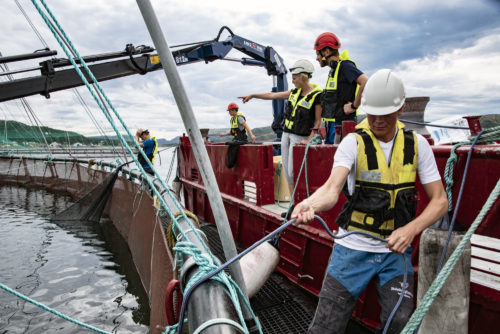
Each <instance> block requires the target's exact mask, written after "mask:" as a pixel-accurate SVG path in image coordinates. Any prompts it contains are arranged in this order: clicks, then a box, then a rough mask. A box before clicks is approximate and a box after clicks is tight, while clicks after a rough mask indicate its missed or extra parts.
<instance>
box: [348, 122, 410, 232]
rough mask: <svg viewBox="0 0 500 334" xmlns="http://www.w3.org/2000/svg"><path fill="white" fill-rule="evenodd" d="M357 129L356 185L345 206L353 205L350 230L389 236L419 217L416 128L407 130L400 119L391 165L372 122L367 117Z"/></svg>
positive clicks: (351, 207)
mask: <svg viewBox="0 0 500 334" xmlns="http://www.w3.org/2000/svg"><path fill="white" fill-rule="evenodd" d="M356 128H357V129H360V130H358V131H357V132H356V133H355V136H356V140H357V144H358V145H357V160H356V187H355V191H354V194H353V196H352V197H351V199H350V201H349V202H350V203H349V205H346V206H345V207H344V208H346V207H347V206H349V207H350V209H348V212H346V214H348V216H349V217H348V221H347V223H348V225H347V230H348V231H352V230H362V231H366V232H368V233H371V234H373V235H376V236H378V237H382V238H385V237H387V236H389V235H390V234H391V233H392V231H394V230H395V229H397V228H399V227H401V226H404V225H406V224H407V223H408V222H410V221H411V220H413V219H414V218H415V214H416V204H417V198H416V197H417V193H416V190H415V179H416V174H417V173H416V172H417V161H418V144H417V137H416V134H415V133H414V132H413V131H409V130H408V131H405V130H404V124H403V123H401V122H399V121H398V122H397V128H398V132H397V134H396V138H395V139H394V144H393V148H392V153H391V160H390V164H389V165H388V164H387V162H386V159H385V156H384V153H383V151H382V149H381V147H380V144H379V142H378V140H377V139H376V138H375V136H374V135H373V133H372V132H371V131H370V129H369V126H368V121H367V120H366V119H365V120H364V121H363V122H361V123H360V124H359V125H358V126H356ZM343 211H344V209H343ZM341 215H342V213H341ZM339 217H340V216H339ZM344 223H345V222H344Z"/></svg>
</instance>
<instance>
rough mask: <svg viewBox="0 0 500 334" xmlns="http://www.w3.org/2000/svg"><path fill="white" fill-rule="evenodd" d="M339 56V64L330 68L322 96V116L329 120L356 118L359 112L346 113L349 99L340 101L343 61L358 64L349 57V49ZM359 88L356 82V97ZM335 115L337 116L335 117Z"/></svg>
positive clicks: (339, 120) (338, 120)
mask: <svg viewBox="0 0 500 334" xmlns="http://www.w3.org/2000/svg"><path fill="white" fill-rule="evenodd" d="M339 58H340V60H339V61H338V62H337V66H336V67H335V69H333V68H332V69H331V70H330V73H329V74H328V79H327V81H326V85H325V89H324V93H323V95H322V96H321V108H322V109H323V112H322V113H321V117H322V118H323V120H324V121H328V122H335V121H337V122H341V121H345V120H351V119H352V120H354V118H355V116H356V115H357V114H358V111H357V110H356V112H355V113H352V114H350V115H346V114H344V104H345V103H347V101H338V78H339V71H340V66H342V62H344V61H350V62H352V63H353V64H354V66H356V63H355V62H353V61H352V60H350V59H349V52H347V50H344V51H343V52H342V53H341V54H340V57H339ZM358 90H359V85H358V84H356V92H355V93H354V98H356V95H358ZM339 115H341V116H339ZM342 115H343V116H342ZM335 116H337V117H336V118H335Z"/></svg>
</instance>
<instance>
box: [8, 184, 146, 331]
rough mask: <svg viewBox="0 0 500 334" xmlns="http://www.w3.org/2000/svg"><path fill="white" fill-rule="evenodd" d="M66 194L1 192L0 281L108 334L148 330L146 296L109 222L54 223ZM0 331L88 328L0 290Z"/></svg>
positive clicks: (14, 189)
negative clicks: (52, 217)
mask: <svg viewBox="0 0 500 334" xmlns="http://www.w3.org/2000/svg"><path fill="white" fill-rule="evenodd" d="M70 204H71V202H70V198H69V197H68V196H62V195H55V194H53V193H49V192H47V191H45V190H31V189H26V188H22V187H17V186H5V185H4V186H0V283H2V284H4V285H6V286H8V287H9V288H11V289H14V290H16V291H17V292H19V293H21V294H23V295H25V296H28V297H29V298H31V299H33V300H35V301H37V302H39V303H41V304H44V305H46V306H48V307H49V308H52V309H54V310H56V311H58V312H61V313H63V314H65V315H67V316H69V317H72V318H74V319H76V320H78V321H81V322H83V323H87V324H89V325H91V326H94V327H97V328H99V329H102V330H105V331H109V332H119V333H138V332H142V333H144V332H147V331H148V322H149V309H148V302H147V296H146V295H145V294H144V292H143V291H142V288H141V286H140V280H139V278H138V276H137V273H136V272H135V270H134V265H133V263H132V260H131V256H130V254H127V253H128V249H127V246H126V244H125V242H124V241H123V240H120V239H121V238H120V237H119V235H118V232H117V231H116V230H114V227H113V225H112V223H111V222H110V221H109V220H103V221H102V222H101V223H100V224H93V223H88V222H78V221H77V222H71V223H64V224H61V223H57V224H56V223H54V222H51V221H50V219H49V217H48V215H50V214H53V213H55V212H58V211H60V210H62V209H63V208H65V207H67V206H68V205H70ZM0 332H1V333H80V332H82V333H83V332H88V330H86V329H84V328H82V327H79V326H78V325H75V324H73V323H70V322H68V321H66V320H64V319H61V318H60V317H58V316H56V315H54V314H52V313H49V312H47V311H45V310H43V309H41V308H39V307H37V306H35V305H33V304H31V303H29V302H27V301H25V300H22V299H20V298H18V297H16V296H14V295H12V294H10V293H8V292H6V291H4V290H0Z"/></svg>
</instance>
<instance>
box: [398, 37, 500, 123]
mask: <svg viewBox="0 0 500 334" xmlns="http://www.w3.org/2000/svg"><path fill="white" fill-rule="evenodd" d="M498 45H500V29H493V30H491V31H490V32H489V33H488V34H486V35H485V36H484V37H482V38H480V39H478V40H477V41H476V42H475V43H474V44H472V45H471V46H470V47H467V48H458V49H452V50H449V51H447V52H442V53H439V54H436V55H431V56H427V57H424V58H418V59H411V60H406V61H403V62H401V63H400V64H399V65H398V66H397V67H396V68H395V71H396V72H398V73H399V74H400V75H401V77H402V78H403V80H404V82H405V83H406V87H407V94H408V95H410V96H412V95H413V96H415V95H418V96H431V101H430V103H429V106H428V108H427V113H426V114H427V116H428V117H429V118H430V119H436V118H438V117H444V116H445V115H447V114H462V113H463V114H476V115H477V114H484V113H500V101H499V99H498V98H496V99H495V98H494V95H495V93H494V92H498V91H500V82H499V81H498V73H500V50H499V49H498ZM434 101H435V102H434ZM434 114H435V115H434Z"/></svg>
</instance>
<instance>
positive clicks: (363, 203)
mask: <svg viewBox="0 0 500 334" xmlns="http://www.w3.org/2000/svg"><path fill="white" fill-rule="evenodd" d="M404 102H405V89H404V85H403V83H402V81H401V79H399V78H398V77H397V76H396V75H395V74H394V73H393V72H392V71H390V70H387V69H384V70H379V71H377V72H376V73H375V74H374V75H373V76H372V77H371V78H370V79H369V80H368V82H367V83H366V86H365V89H364V91H363V95H362V99H361V106H360V109H361V110H362V111H364V112H366V114H367V118H366V119H365V120H364V121H363V122H361V123H360V124H358V125H357V127H356V128H357V131H356V132H355V133H352V134H349V135H348V136H346V137H345V138H344V140H343V141H342V142H341V143H340V145H339V146H338V149H337V151H336V153H335V157H334V163H333V167H332V172H331V174H330V177H329V179H328V180H327V181H326V183H325V184H324V185H323V186H321V187H320V188H319V189H318V190H317V191H316V192H315V193H314V194H312V195H311V196H310V197H309V198H307V199H305V200H304V201H302V202H301V203H299V204H298V205H297V206H296V207H295V210H294V211H293V213H292V217H296V218H297V221H296V222H295V224H296V225H298V224H300V223H305V224H308V223H309V222H311V221H312V219H313V215H314V214H315V213H317V212H321V211H326V210H329V209H331V208H332V207H333V206H334V205H335V204H336V203H337V201H338V199H339V195H340V192H341V191H342V189H343V187H344V184H345V183H346V181H347V189H348V196H347V199H348V201H347V203H346V204H345V205H344V207H343V208H342V212H341V213H340V215H339V216H338V217H337V224H338V225H339V230H338V236H341V235H343V234H346V233H347V232H348V231H364V232H367V233H369V234H371V235H374V236H377V237H380V238H384V239H386V240H387V243H385V242H383V241H381V240H376V239H374V238H371V237H369V236H365V235H360V234H354V235H350V236H348V237H346V238H343V239H338V240H336V241H335V247H334V248H333V252H332V256H331V259H330V263H329V266H328V268H327V272H326V274H325V278H324V281H323V287H322V289H321V292H320V294H319V303H318V307H317V309H316V314H315V316H314V319H313V322H312V323H311V325H310V327H309V333H339V334H343V333H344V331H345V328H346V326H347V322H348V320H349V318H350V316H351V314H352V311H353V310H354V306H355V304H356V300H357V298H358V297H359V295H360V294H361V292H363V290H364V289H365V288H366V286H367V285H368V283H369V282H370V281H371V280H372V279H374V283H375V287H376V289H377V292H378V298H379V303H380V306H381V308H382V311H381V322H382V323H381V325H380V328H379V330H380V329H383V328H384V327H385V324H386V322H387V320H388V317H389V314H390V313H391V311H392V310H393V308H394V307H395V305H396V304H397V301H398V299H399V297H400V293H401V288H402V287H403V275H404V258H403V256H404V257H406V259H407V263H408V268H407V274H408V281H407V285H406V286H405V288H406V291H405V295H404V298H403V300H402V303H401V305H400V306H399V308H398V310H397V312H396V313H395V316H394V318H393V319H392V321H391V323H390V325H389V330H388V333H399V332H400V331H401V330H402V329H403V328H404V325H405V324H406V322H407V321H408V318H409V316H410V315H411V312H412V309H413V267H412V266H411V265H409V264H410V263H411V252H412V248H411V247H410V245H411V243H412V241H413V239H414V238H415V236H417V235H418V234H420V233H421V232H422V231H423V230H424V229H425V228H427V227H428V226H430V225H432V224H433V223H434V222H436V221H437V220H438V219H440V218H441V217H443V216H444V214H445V213H446V211H447V208H448V201H447V198H446V193H445V191H444V188H443V185H442V182H441V177H440V175H439V172H438V169H437V166H436V161H435V159H434V155H433V152H432V150H431V148H430V146H429V144H428V142H427V141H426V139H425V138H423V137H422V136H421V135H418V134H416V133H414V132H413V131H409V130H406V129H405V128H404V124H403V123H401V122H399V121H398V116H399V115H401V114H402V112H403V108H404ZM417 173H418V176H419V179H420V182H421V183H422V185H423V187H424V190H425V193H426V194H427V196H428V198H429V203H428V204H427V206H426V207H425V208H424V209H423V211H422V212H421V213H420V214H419V215H418V216H416V211H417V200H418V193H417V191H416V190H415V179H416V175H417ZM400 254H403V256H401V255H400Z"/></svg>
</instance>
